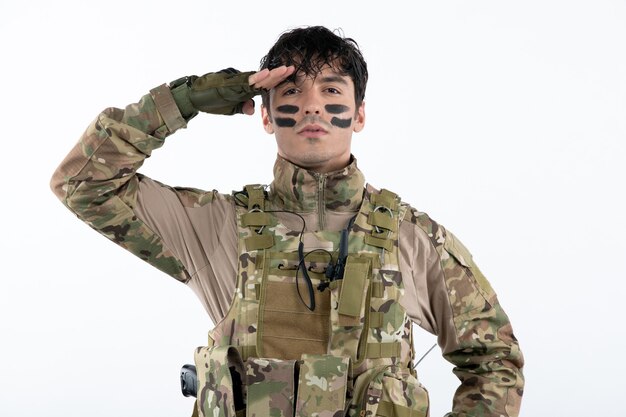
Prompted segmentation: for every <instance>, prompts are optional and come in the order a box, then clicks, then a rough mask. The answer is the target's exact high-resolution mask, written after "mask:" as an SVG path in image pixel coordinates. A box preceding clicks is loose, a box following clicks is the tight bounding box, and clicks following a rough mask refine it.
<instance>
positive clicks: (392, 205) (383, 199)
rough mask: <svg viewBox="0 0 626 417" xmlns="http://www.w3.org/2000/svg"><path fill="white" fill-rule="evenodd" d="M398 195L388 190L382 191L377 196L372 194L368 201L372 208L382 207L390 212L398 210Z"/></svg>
mask: <svg viewBox="0 0 626 417" xmlns="http://www.w3.org/2000/svg"><path fill="white" fill-rule="evenodd" d="M398 200H399V198H398V195H397V194H396V193H393V192H391V191H389V190H386V189H384V188H383V189H382V190H380V193H378V194H372V195H371V196H370V201H371V202H372V204H374V206H383V207H387V208H388V209H389V210H391V211H397V210H398Z"/></svg>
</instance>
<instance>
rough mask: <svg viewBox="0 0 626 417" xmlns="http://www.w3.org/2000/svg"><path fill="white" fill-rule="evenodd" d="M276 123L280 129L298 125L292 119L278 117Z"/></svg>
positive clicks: (275, 119)
mask: <svg viewBox="0 0 626 417" xmlns="http://www.w3.org/2000/svg"><path fill="white" fill-rule="evenodd" d="M274 121H275V122H276V124H277V125H278V127H294V126H295V125H296V121H295V120H294V119H292V118H291V117H276V118H274Z"/></svg>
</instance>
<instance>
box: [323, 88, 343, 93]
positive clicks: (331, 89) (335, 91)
mask: <svg viewBox="0 0 626 417" xmlns="http://www.w3.org/2000/svg"><path fill="white" fill-rule="evenodd" d="M326 92H328V93H330V94H341V91H339V90H337V89H336V88H335V87H328V88H326Z"/></svg>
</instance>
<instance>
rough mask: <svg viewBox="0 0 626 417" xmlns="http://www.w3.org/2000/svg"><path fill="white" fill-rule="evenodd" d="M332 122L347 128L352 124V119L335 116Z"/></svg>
mask: <svg viewBox="0 0 626 417" xmlns="http://www.w3.org/2000/svg"><path fill="white" fill-rule="evenodd" d="M330 124H331V125H333V126H337V127H340V128H342V129H347V128H349V127H350V126H352V119H340V118H338V117H333V118H332V119H330Z"/></svg>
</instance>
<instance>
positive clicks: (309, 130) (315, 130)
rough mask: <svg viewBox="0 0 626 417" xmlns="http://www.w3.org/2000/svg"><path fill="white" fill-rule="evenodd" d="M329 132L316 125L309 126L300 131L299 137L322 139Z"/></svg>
mask: <svg viewBox="0 0 626 417" xmlns="http://www.w3.org/2000/svg"><path fill="white" fill-rule="evenodd" d="M327 133H328V132H327V131H326V129H324V128H323V127H321V126H320V125H316V124H309V125H306V126H304V127H303V128H302V129H300V130H298V134H299V135H303V136H307V137H320V136H323V135H325V134H327Z"/></svg>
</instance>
